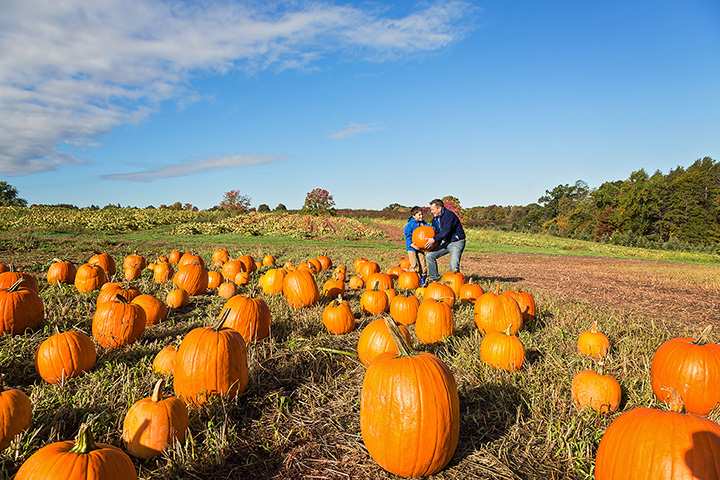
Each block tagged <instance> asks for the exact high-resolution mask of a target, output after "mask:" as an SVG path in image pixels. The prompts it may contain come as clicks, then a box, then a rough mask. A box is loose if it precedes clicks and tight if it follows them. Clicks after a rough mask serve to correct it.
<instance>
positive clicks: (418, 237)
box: [412, 225, 435, 251]
mask: <svg viewBox="0 0 720 480" xmlns="http://www.w3.org/2000/svg"><path fill="white" fill-rule="evenodd" d="M432 238H435V230H433V227H431V226H430V225H422V226H420V227H417V228H416V229H415V230H413V232H412V243H413V245H415V247H416V248H417V249H418V250H423V251H424V250H425V244H426V243H427V242H428V240H430V239H432ZM430 250H432V248H430Z"/></svg>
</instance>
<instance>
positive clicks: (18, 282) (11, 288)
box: [7, 277, 25, 293]
mask: <svg viewBox="0 0 720 480" xmlns="http://www.w3.org/2000/svg"><path fill="white" fill-rule="evenodd" d="M23 282H25V277H20V278H18V279H17V280H15V283H13V284H12V285H10V286H9V287H8V288H7V291H8V292H11V293H12V292H17V291H18V290H20V286H21V285H22V284H23Z"/></svg>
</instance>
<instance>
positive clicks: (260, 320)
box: [220, 295, 272, 344]
mask: <svg viewBox="0 0 720 480" xmlns="http://www.w3.org/2000/svg"><path fill="white" fill-rule="evenodd" d="M220 316H224V317H225V321H224V322H223V324H222V326H223V327H225V328H232V329H233V330H235V331H237V332H238V333H240V335H242V337H243V340H245V344H249V343H252V342H255V341H258V340H262V339H264V338H267V337H269V336H270V322H271V318H272V316H271V314H270V309H269V308H268V306H267V304H266V303H265V301H264V300H263V299H261V298H253V297H246V296H244V295H235V296H234V297H231V298H230V299H229V300H228V301H227V302H225V305H224V306H223V308H222V310H221V311H220Z"/></svg>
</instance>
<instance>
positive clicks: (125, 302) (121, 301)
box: [115, 293, 129, 304]
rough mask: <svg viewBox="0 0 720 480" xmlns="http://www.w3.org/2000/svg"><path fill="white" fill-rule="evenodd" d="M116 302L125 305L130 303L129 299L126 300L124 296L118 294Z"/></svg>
mask: <svg viewBox="0 0 720 480" xmlns="http://www.w3.org/2000/svg"><path fill="white" fill-rule="evenodd" d="M115 300H116V301H118V302H120V303H124V304H127V303H129V302H128V301H127V298H125V297H124V296H123V295H121V294H119V293H116V294H115Z"/></svg>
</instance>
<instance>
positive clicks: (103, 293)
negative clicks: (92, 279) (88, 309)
mask: <svg viewBox="0 0 720 480" xmlns="http://www.w3.org/2000/svg"><path fill="white" fill-rule="evenodd" d="M116 295H122V296H123V298H124V299H125V300H127V301H128V302H131V301H132V300H133V299H134V298H135V297H137V296H138V295H140V290H138V289H137V288H135V287H133V286H131V285H127V287H126V286H125V285H123V284H122V283H118V282H110V283H105V284H103V286H102V287H100V293H99V294H98V297H97V299H96V300H95V305H100V304H101V303H106V302H110V301H112V300H115V296H116Z"/></svg>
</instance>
